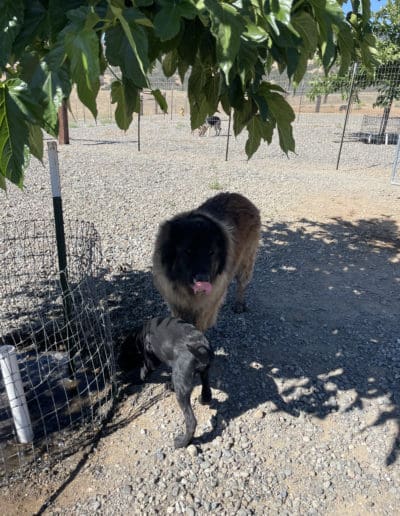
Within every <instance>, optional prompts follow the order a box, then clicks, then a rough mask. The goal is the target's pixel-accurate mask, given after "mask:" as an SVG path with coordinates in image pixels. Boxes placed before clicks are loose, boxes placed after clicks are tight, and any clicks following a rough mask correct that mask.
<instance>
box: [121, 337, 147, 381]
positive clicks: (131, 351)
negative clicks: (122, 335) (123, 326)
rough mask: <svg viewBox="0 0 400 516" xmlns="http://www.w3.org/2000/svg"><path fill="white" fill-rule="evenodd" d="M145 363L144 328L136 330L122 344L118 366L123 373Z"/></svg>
mask: <svg viewBox="0 0 400 516" xmlns="http://www.w3.org/2000/svg"><path fill="white" fill-rule="evenodd" d="M143 361H144V353H143V335H142V328H135V329H134V330H133V331H132V332H131V333H130V334H129V335H128V336H127V337H126V339H125V340H124V341H123V342H122V344H121V349H120V353H119V356H118V366H119V368H120V369H121V370H122V371H125V372H126V371H130V370H132V369H134V368H137V367H141V366H142V364H143Z"/></svg>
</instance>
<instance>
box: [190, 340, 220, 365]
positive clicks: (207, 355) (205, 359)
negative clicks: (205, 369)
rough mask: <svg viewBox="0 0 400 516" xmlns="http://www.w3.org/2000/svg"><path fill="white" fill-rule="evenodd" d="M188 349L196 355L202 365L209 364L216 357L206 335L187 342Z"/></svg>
mask: <svg viewBox="0 0 400 516" xmlns="http://www.w3.org/2000/svg"><path fill="white" fill-rule="evenodd" d="M187 347H188V350H189V351H190V352H191V353H192V355H194V356H195V357H196V358H197V360H198V361H199V362H200V364H201V365H204V366H207V365H208V364H209V363H210V360H211V359H212V358H213V357H214V352H213V350H212V349H211V346H210V344H209V343H208V341H207V340H206V338H205V337H203V336H202V338H201V339H196V340H192V341H191V342H188V343H187Z"/></svg>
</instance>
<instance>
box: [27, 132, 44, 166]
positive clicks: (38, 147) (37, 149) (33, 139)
mask: <svg viewBox="0 0 400 516" xmlns="http://www.w3.org/2000/svg"><path fill="white" fill-rule="evenodd" d="M28 130H29V136H28V146H29V150H30V151H31V153H32V154H33V155H34V156H35V158H37V159H38V160H39V161H42V160H43V133H42V129H41V127H40V126H39V125H34V124H29V125H28Z"/></svg>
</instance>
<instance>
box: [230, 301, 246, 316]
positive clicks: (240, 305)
mask: <svg viewBox="0 0 400 516" xmlns="http://www.w3.org/2000/svg"><path fill="white" fill-rule="evenodd" d="M233 311H234V312H235V314H242V313H243V312H246V311H247V306H246V303H245V302H244V301H236V303H235V304H234V305H233Z"/></svg>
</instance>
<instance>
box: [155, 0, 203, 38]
mask: <svg viewBox="0 0 400 516" xmlns="http://www.w3.org/2000/svg"><path fill="white" fill-rule="evenodd" d="M161 4H162V7H161V9H160V10H159V11H158V13H157V14H156V16H155V18H154V29H155V33H156V35H157V36H158V37H159V38H160V40H161V41H168V40H170V39H172V38H174V37H175V36H176V35H177V34H178V32H179V31H180V29H181V19H182V18H189V19H193V18H194V17H195V16H196V14H197V8H196V6H195V5H194V4H193V3H192V2H189V1H186V0H175V1H174V2H171V1H166V0H164V1H162V2H161Z"/></svg>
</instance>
